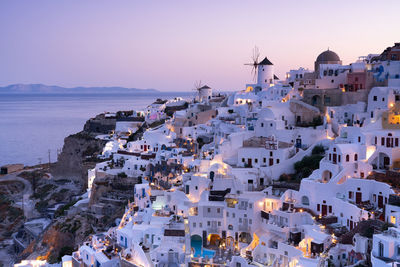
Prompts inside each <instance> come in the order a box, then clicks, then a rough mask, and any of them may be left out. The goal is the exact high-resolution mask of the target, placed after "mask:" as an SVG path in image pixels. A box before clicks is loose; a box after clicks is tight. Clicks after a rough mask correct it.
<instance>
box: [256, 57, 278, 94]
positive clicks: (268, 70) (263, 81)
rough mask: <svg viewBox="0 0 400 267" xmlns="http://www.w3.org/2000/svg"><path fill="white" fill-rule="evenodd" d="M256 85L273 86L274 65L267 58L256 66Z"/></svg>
mask: <svg viewBox="0 0 400 267" xmlns="http://www.w3.org/2000/svg"><path fill="white" fill-rule="evenodd" d="M257 74H258V75H257V84H259V85H260V86H261V87H263V88H264V87H270V86H272V85H273V84H274V77H275V76H274V64H272V62H271V61H269V59H268V58H267V57H265V58H264V59H263V60H262V61H261V62H259V63H258V64H257Z"/></svg>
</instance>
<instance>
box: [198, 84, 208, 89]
mask: <svg viewBox="0 0 400 267" xmlns="http://www.w3.org/2000/svg"><path fill="white" fill-rule="evenodd" d="M200 89H211V88H210V87H209V86H207V85H204V86H203V87H201V88H200Z"/></svg>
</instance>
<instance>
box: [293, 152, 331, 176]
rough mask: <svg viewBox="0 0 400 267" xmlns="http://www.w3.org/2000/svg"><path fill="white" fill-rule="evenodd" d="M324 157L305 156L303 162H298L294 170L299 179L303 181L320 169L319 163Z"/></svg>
mask: <svg viewBox="0 0 400 267" xmlns="http://www.w3.org/2000/svg"><path fill="white" fill-rule="evenodd" d="M323 157H324V156H321V155H311V156H305V157H304V158H303V159H302V160H300V161H298V162H296V163H295V164H294V169H295V170H296V176H297V178H298V179H299V178H300V179H301V178H304V177H308V176H310V175H311V173H312V172H313V171H314V170H316V169H318V168H319V162H320V161H321V159H322V158H323Z"/></svg>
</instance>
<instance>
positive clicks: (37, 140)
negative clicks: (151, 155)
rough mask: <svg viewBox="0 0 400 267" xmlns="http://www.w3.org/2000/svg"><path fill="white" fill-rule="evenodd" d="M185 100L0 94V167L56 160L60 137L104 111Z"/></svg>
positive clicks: (79, 128) (137, 108) (167, 97)
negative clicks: (162, 101)
mask: <svg viewBox="0 0 400 267" xmlns="http://www.w3.org/2000/svg"><path fill="white" fill-rule="evenodd" d="M176 96H181V97H189V94H187V93H160V94H157V95H155V94H151V95H143V94H140V95H137V94H127V95H106V94H97V95H95V94H81V95H79V94H74V95H71V94H68V95H67V94H65V95H50V94H49V95H46V94H41V95H4V94H3V95H2V94H0V166H1V165H4V164H8V163H23V164H25V165H34V164H38V163H39V162H48V151H49V150H50V158H51V161H56V157H57V149H61V148H62V146H63V143H64V138H65V137H66V136H68V135H70V134H73V133H76V132H79V131H81V130H82V129H83V125H84V124H85V122H86V120H88V119H89V118H91V117H94V116H95V115H97V114H99V113H102V112H104V111H110V112H115V111H118V110H140V109H143V108H144V107H146V106H147V105H149V104H151V103H152V102H153V101H154V100H155V99H156V98H163V99H170V98H173V97H176Z"/></svg>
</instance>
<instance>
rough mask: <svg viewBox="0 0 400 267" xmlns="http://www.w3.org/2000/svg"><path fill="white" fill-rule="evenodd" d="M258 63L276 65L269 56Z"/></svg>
mask: <svg viewBox="0 0 400 267" xmlns="http://www.w3.org/2000/svg"><path fill="white" fill-rule="evenodd" d="M258 65H274V64H272V62H271V61H269V59H268V58H267V57H265V58H264V59H263V60H262V61H261V62H260V63H258Z"/></svg>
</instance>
